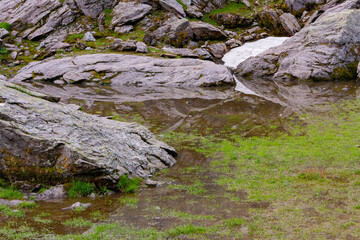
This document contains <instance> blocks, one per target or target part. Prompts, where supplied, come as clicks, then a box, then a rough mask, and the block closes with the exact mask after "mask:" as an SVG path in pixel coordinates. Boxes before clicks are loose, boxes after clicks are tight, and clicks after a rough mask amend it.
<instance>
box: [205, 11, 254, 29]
mask: <svg viewBox="0 0 360 240" xmlns="http://www.w3.org/2000/svg"><path fill="white" fill-rule="evenodd" d="M211 18H212V19H214V20H215V21H216V22H218V23H219V24H220V25H224V26H225V27H227V28H239V27H250V26H251V25H252V23H253V22H254V20H253V18H249V17H245V16H242V15H239V14H231V13H218V14H214V15H211Z"/></svg>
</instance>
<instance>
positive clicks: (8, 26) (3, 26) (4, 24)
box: [0, 22, 11, 31]
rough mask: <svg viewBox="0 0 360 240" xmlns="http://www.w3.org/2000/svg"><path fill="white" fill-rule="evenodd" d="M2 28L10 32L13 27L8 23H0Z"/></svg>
mask: <svg viewBox="0 0 360 240" xmlns="http://www.w3.org/2000/svg"><path fill="white" fill-rule="evenodd" d="M0 28H5V29H6V30H8V31H11V25H10V23H7V22H0Z"/></svg>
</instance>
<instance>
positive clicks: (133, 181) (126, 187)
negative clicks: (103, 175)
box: [118, 175, 141, 193]
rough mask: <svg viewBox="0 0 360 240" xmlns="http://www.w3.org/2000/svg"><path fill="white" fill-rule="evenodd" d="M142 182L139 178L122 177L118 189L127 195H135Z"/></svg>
mask: <svg viewBox="0 0 360 240" xmlns="http://www.w3.org/2000/svg"><path fill="white" fill-rule="evenodd" d="M140 184H141V181H140V179H139V178H136V177H135V178H129V177H128V176H126V175H122V176H121V177H120V179H119V182H118V187H119V189H120V190H122V191H123V192H125V193H133V192H136V190H137V189H138V188H139V187H140Z"/></svg>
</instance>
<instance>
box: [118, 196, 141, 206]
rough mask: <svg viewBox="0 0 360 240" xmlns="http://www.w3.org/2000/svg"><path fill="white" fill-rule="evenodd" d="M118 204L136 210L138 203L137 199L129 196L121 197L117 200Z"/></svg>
mask: <svg viewBox="0 0 360 240" xmlns="http://www.w3.org/2000/svg"><path fill="white" fill-rule="evenodd" d="M118 201H119V203H120V204H122V205H125V206H127V207H130V208H136V207H137V206H138V203H139V198H137V197H130V196H123V197H121V198H119V199H118Z"/></svg>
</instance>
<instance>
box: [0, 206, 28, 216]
mask: <svg viewBox="0 0 360 240" xmlns="http://www.w3.org/2000/svg"><path fill="white" fill-rule="evenodd" d="M0 213H2V214H5V215H6V216H8V217H23V216H25V213H24V211H23V210H19V209H11V208H9V207H8V206H6V205H4V204H0Z"/></svg>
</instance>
